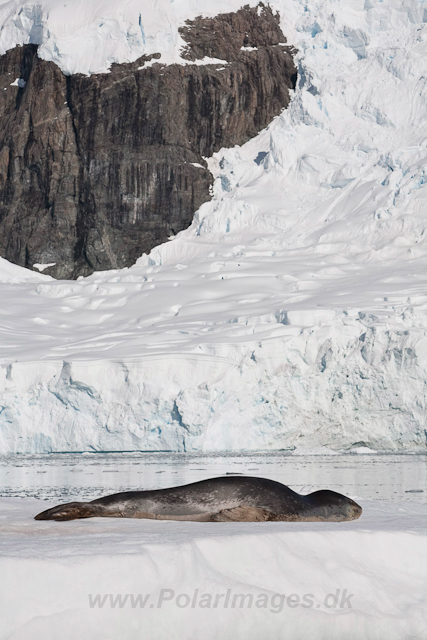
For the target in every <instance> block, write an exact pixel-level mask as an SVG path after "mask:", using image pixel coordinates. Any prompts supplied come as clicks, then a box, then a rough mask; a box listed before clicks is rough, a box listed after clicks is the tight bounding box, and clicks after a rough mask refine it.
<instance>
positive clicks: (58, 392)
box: [0, 0, 427, 453]
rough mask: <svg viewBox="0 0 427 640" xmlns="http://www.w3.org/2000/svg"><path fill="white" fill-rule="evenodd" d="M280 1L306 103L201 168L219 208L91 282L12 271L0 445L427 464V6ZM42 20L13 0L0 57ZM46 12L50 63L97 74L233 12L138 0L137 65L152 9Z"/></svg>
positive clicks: (0, 332)
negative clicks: (201, 19) (405, 458)
mask: <svg viewBox="0 0 427 640" xmlns="http://www.w3.org/2000/svg"><path fill="white" fill-rule="evenodd" d="M116 5H117V3H115V5H114V6H116ZM272 5H273V7H274V8H277V9H278V10H280V13H281V16H282V26H283V30H284V33H285V34H286V36H287V37H288V40H289V42H290V43H292V44H294V45H295V46H296V47H297V48H298V51H299V53H298V56H297V61H298V65H299V81H298V86H297V89H296V92H295V95H294V97H293V100H292V103H291V105H290V107H289V108H288V109H287V110H286V111H285V112H283V114H282V115H281V116H280V117H278V118H276V119H275V120H274V122H273V123H272V124H271V125H270V126H269V127H268V128H267V129H266V130H265V131H263V132H261V133H260V134H259V135H258V136H257V137H256V138H255V139H253V140H252V141H250V142H249V143H247V144H246V145H244V146H242V147H236V148H234V149H231V150H223V151H221V152H219V153H218V154H216V155H215V157H214V158H213V159H211V160H210V161H209V163H210V168H211V170H212V172H213V173H214V175H215V177H216V180H215V185H214V195H213V198H212V201H211V202H209V203H206V204H204V205H203V206H202V207H201V208H200V210H199V211H198V212H197V213H196V215H195V219H194V222H193V224H192V226H191V227H190V228H189V229H188V230H187V231H184V232H182V233H181V234H179V235H178V236H177V237H175V238H174V239H173V240H172V241H171V242H168V243H166V244H164V245H162V246H161V247H158V248H156V249H155V250H153V251H152V253H151V254H150V256H145V255H144V256H143V257H142V258H141V259H140V260H138V262H137V264H136V265H135V266H134V267H132V268H129V269H123V270H120V271H110V272H104V273H100V272H99V273H95V274H93V275H92V276H90V277H88V278H86V279H80V280H78V281H77V282H57V281H54V280H52V279H50V278H48V277H47V276H43V275H42V274H35V273H29V272H27V271H24V270H20V269H18V268H17V267H13V266H11V265H8V264H7V263H5V262H4V261H1V262H0V281H1V284H0V296H1V299H2V301H3V303H2V308H1V310H0V314H1V320H0V325H1V326H0V341H1V342H0V361H1V363H2V368H1V370H0V397H1V401H0V452H3V453H10V452H14V451H18V452H44V451H46V452H48V451H82V450H94V449H95V450H123V449H125V450H135V449H142V450H181V451H183V450H187V451H190V450H194V451H219V450H239V449H242V448H244V449H248V450H256V449H280V448H294V447H296V448H310V449H313V448H321V447H327V448H329V449H334V450H342V449H344V450H351V449H352V448H354V449H356V450H358V449H360V448H361V447H368V448H370V449H373V450H418V451H425V449H426V438H427V436H426V429H425V424H426V418H427V411H426V402H425V398H426V386H427V318H426V311H427V260H426V257H427V245H426V238H427V233H426V222H425V220H426V217H425V210H426V205H427V199H426V198H427V189H426V187H425V185H426V182H427V174H426V166H427V111H426V107H425V105H426V99H427V79H426V74H425V70H426V66H425V60H426V56H427V24H426V22H425V21H427V3H426V2H425V1H423V2H417V1H415V0H385V1H382V2H381V1H380V0H362V1H359V0H345V1H344V0H343V1H341V2H335V1H334V0H312V1H310V2H309V3H307V4H306V3H305V2H301V1H299V0H286V1H285V0H275V1H274V2H273V3H272ZM33 6H35V5H31V4H26V5H25V6H23V7H22V12H21V14H20V15H21V18H20V21H21V22H20V24H21V25H22V24H24V23H25V24H26V25H27V27H25V28H23V27H22V28H21V27H19V29H18V27H16V29H17V30H15V31H14V30H13V29H15V27H13V29H12V27H11V26H10V25H12V23H13V24H16V20H15V18H12V17H10V16H12V14H13V15H15V13H16V12H17V11H18V10H19V7H21V3H18V2H8V3H5V4H4V5H2V11H3V17H1V21H2V22H3V24H4V28H3V31H2V32H1V37H0V42H1V43H3V44H2V46H3V48H7V47H8V46H12V43H13V42H18V41H19V38H21V39H23V40H22V41H24V40H25V38H27V37H28V28H29V26H28V25H30V23H31V20H30V22H28V21H27V22H25V20H24V17H25V16H28V15H29V12H30V8H31V7H33ZM37 6H38V7H41V8H42V9H43V11H44V13H43V12H42V14H40V15H42V17H40V20H39V22H40V25H39V26H38V27H37V28H36V27H34V29H35V31H34V33H37V34H45V35H46V34H47V30H46V29H47V27H46V25H49V29H48V30H49V34H50V35H49V38H47V35H46V38H47V39H46V42H44V40H43V42H44V44H43V45H42V47H41V55H42V56H44V57H45V58H46V59H54V60H55V61H56V62H57V63H58V64H60V65H62V67H61V68H63V70H64V71H66V72H74V71H76V70H80V71H81V70H85V71H86V72H87V71H94V70H96V71H99V70H101V71H102V70H106V69H107V67H108V65H109V64H110V62H111V61H112V60H113V58H114V60H116V61H117V60H119V61H123V60H128V59H135V58H136V57H137V55H140V54H141V53H143V52H146V53H147V52H155V51H156V52H157V51H159V52H160V53H162V55H163V54H165V56H166V54H167V55H169V54H170V55H169V59H176V56H179V46H180V43H179V42H178V40H177V35H176V34H177V28H178V24H179V23H180V22H181V23H182V21H183V20H184V18H185V17H193V16H194V15H196V14H197V13H200V12H201V11H203V12H208V13H209V11H213V10H214V11H215V12H219V11H228V10H233V9H235V8H237V6H238V3H235V2H234V1H233V2H231V1H228V0H227V1H225V0H224V1H223V2H218V3H215V5H212V6H211V8H210V9H209V7H208V6H207V3H204V2H203V3H200V2H197V3H196V2H193V3H191V2H175V3H167V2H166V1H163V2H161V3H155V4H153V5H151V3H145V5H144V6H145V8H146V11H145V12H143V16H142V19H141V21H142V24H143V25H144V34H145V38H146V45H145V46H146V47H147V48H146V49H144V51H143V50H142V48H141V49H138V46H139V45H138V46H137V45H135V47H134V48H132V47H133V45H132V47H130V45H129V42H130V41H131V40H132V39H131V38H130V39H129V38H128V39H127V40H126V45H123V46H124V47H125V48H126V47H128V49H127V50H126V52H124V49H123V47H122V44H123V43H124V42H125V41H124V40H123V37H122V36H123V34H125V33H127V31H126V29H128V27H127V26H126V28H125V27H124V26H123V25H125V24H126V25H127V24H128V22H126V21H127V20H128V21H130V22H132V20H133V22H132V24H134V25H136V24H138V25H139V22H138V20H139V18H137V17H136V13H135V14H132V15H131V12H132V10H133V9H132V8H133V7H135V8H136V7H139V8H137V9H136V11H141V9H140V7H141V4H140V3H138V5H137V4H136V3H133V2H130V3H128V4H127V5H126V8H125V9H123V7H122V9H121V11H122V14H121V15H122V18H120V19H119V17H117V16H118V9H116V8H114V7H113V3H106V2H105V3H102V2H101V3H94V2H86V3H85V5H84V6H83V3H82V5H81V9H80V10H79V11H76V3H73V4H72V5H71V3H69V4H68V5H67V7H63V5H62V4H61V5H60V4H59V3H57V2H53V1H52V0H51V1H50V2H41V3H39V4H38V5H37ZM71 7H73V16H74V18H73V20H70V22H69V23H68V22H67V20H66V17H64V16H66V15H67V14H66V13H63V11H71ZM153 7H156V8H155V9H154V8H153ZM34 11H36V10H35V9H34ZM7 12H9V13H7ZM126 12H130V13H126ZM163 12H166V13H163ZM30 13H31V12H30ZM6 14H7V15H6ZM48 14H49V15H48ZM101 14H102V15H103V16H107V15H108V16H116V17H115V18H111V20H113V22H114V20H116V22H114V29H118V31H114V29H113V31H111V29H112V28H113V27H111V25H110V23H109V22H108V21H107V22H105V23H103V24H107V25H110V26H108V29H110V31H108V33H109V34H111V33H112V34H113V37H112V38H110V36H108V37H104V35H102V34H103V33H104V31H103V28H104V27H103V28H101V27H96V28H95V27H93V25H94V24H95V22H96V21H95V22H94V20H95V16H100V15H101ZM31 15H33V14H31ZM34 15H35V14H34ZM47 15H48V17H43V16H47ZM138 15H139V14H138ZM7 16H9V17H7ZM123 16H124V17H123ZM126 16H127V17H126ZM132 16H134V17H133V18H132ZM165 16H167V19H166V18H165ZM171 16H172V17H171ZM25 19H26V18H25ZM109 19H110V18H109ZM14 20H15V22H14ZM28 20H29V19H28ZM120 20H122V22H121V21H120ZM61 21H62V22H61ZM135 21H136V22H135ZM36 22H37V20H36V21H35V22H34V21H33V22H32V23H31V24H33V26H34V25H35V24H36ZM66 22H67V24H68V26H67V27H66V26H65V23H66ZM160 24H161V25H162V27H161V28H162V29H166V27H165V25H168V26H167V30H169V31H168V34H169V35H170V34H171V33H173V34H175V36H171V37H169V35H167V34H166V35H165V32H162V33H163V35H162V36H159V33H160V31H159V25H160ZM71 25H74V26H71ZM25 29H27V31H25ZM135 29H136V26H135ZM32 30H33V27H31V31H32ZM91 30H92V31H93V35H92V37H89V35H90V33H92V31H91ZM89 32H90V33H89ZM8 34H9V35H8ZM25 34H26V35H25ZM76 34H77V35H76ZM79 34H80V35H79ZM117 34H119V35H117ZM140 34H141V38H142V31H141V30H140ZM18 36H19V37H18ZM80 36H81V37H80ZM35 37H36V36H34V38H35ZM44 37H45V36H43V38H44ZM135 37H136V38H137V40H135V42H137V41H138V42H139V40H138V38H139V37H140V36H139V35H138V34H137V35H136V36H135ZM40 38H42V36H41V35H40ZM114 38H115V39H114ZM174 38H175V39H174ZM94 39H95V41H96V42H97V43H98V45H99V46H96V47H94V46H93V42H94ZM132 42H134V41H133V40H132ZM165 43H166V44H165ZM67 47H68V48H67ZM91 47H92V48H91ZM109 47H112V49H109ZM129 47H130V48H129ZM168 47H169V48H168ZM89 49H90V52H89ZM113 49H114V52H115V54H114V55H115V56H116V57H114V56H112V55H111V54H110V53H109V52H110V50H111V51H112V50H113ZM49 51H51V52H56V53H55V55H54V53H52V54H49V53H48V52H49ZM168 52H169V53H168ZM171 52H172V53H171ZM173 52H175V53H173ZM49 55H51V57H50V58H49ZM55 56H56V57H55ZM174 56H175V58H174ZM166 59H167V56H166V58H165V60H166ZM83 62H84V64H86V63H87V65H89V66H87V67H86V68H85V69H84V68H83V67H82V66H81V65H83ZM79 65H80V66H79ZM141 72H142V71H141ZM362 450H363V449H362Z"/></svg>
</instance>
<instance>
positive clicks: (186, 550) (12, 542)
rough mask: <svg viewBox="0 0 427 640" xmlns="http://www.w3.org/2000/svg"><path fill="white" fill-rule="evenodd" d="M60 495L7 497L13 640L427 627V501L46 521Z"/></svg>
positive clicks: (5, 634) (4, 558) (1, 605)
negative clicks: (221, 515) (262, 516)
mask: <svg viewBox="0 0 427 640" xmlns="http://www.w3.org/2000/svg"><path fill="white" fill-rule="evenodd" d="M46 506H47V504H46V502H44V501H40V500H34V499H27V500H25V501H24V500H19V499H11V498H8V499H5V498H0V533H1V536H0V538H1V543H0V567H1V576H2V580H1V582H0V612H1V619H2V625H1V630H0V638H1V639H2V640H3V638H4V639H6V638H8V640H12V639H13V640H18V639H21V638H22V639H24V638H25V640H39V639H40V640H41V639H43V640H46V639H49V638H58V637H61V638H64V639H69V640H74V639H75V638H76V637H84V638H88V637H90V638H91V640H96V639H97V638H100V639H101V638H102V640H106V639H108V638H112V639H114V640H116V638H119V637H120V638H124V637H126V638H128V639H129V640H131V639H132V638H135V639H136V638H140V637H141V633H142V634H143V636H144V637H146V638H147V639H149V640H154V639H157V638H158V639H162V640H163V639H164V638H166V637H167V638H177V639H178V638H188V639H194V640H196V638H200V637H201V636H202V635H203V637H204V638H206V639H207V640H209V639H210V638H212V639H213V638H218V637H222V638H225V639H231V638H235V637H236V634H237V635H238V637H244V638H247V639H248V640H251V639H253V640H258V639H259V638H260V637H269V638H279V637H280V638H283V639H289V640H291V639H292V640H298V639H300V638H301V639H303V638H307V637H310V638H313V640H316V639H317V638H328V639H329V640H334V639H337V640H342V638H352V639H354V640H359V639H360V640H362V639H363V640H370V639H374V638H375V639H377V638H388V639H390V640H403V639H406V638H409V637H411V638H420V639H421V638H423V637H424V634H425V628H426V624H427V610H426V607H425V601H426V598H427V583H426V580H425V575H426V571H427V544H426V539H427V526H426V516H427V505H425V504H414V503H410V502H408V503H405V504H402V505H393V504H390V503H387V502H375V501H363V502H362V506H363V509H364V513H363V515H362V517H361V519H360V520H358V521H354V522H350V523H256V524H245V523H232V524H228V523H212V524H209V523H191V522H190V523H188V522H166V521H161V522H160V521H143V520H138V521H133V520H131V519H129V520H126V519H118V520H117V519H108V518H105V519H102V518H94V519H89V520H80V521H73V522H35V521H34V520H33V519H32V518H33V516H34V514H35V513H37V512H38V511H40V510H41V509H44V508H46ZM337 590H339V593H338V600H337V601H335V599H334V598H335V596H336V595H337ZM227 593H229V599H228V603H227V602H226V596H227ZM109 594H111V595H109ZM126 594H129V595H126ZM139 594H141V600H142V601H143V600H145V598H147V600H146V605H145V607H143V608H142V607H141V605H140V604H139V603H138V600H137V598H138V595H139ZM221 594H222V596H221ZM238 594H243V596H244V597H245V600H244V603H245V605H244V606H243V607H242V608H240V602H241V597H240V596H238ZM282 594H284V595H282ZM310 594H311V596H312V597H311V596H310ZM328 594H330V596H329V598H328V599H326V598H327V596H328ZM97 595H99V596H100V598H101V601H104V604H103V605H102V606H101V605H99V604H98V605H96V602H99V600H98V601H97V600H96V597H97ZM117 596H119V597H121V598H122V599H123V600H122V603H123V602H124V604H122V607H120V606H119V605H118V604H117V600H116V598H117ZM235 596H238V598H237V600H235V601H234V606H233V605H232V603H233V599H234V597H235ZM251 597H252V606H249V603H250V599H251ZM304 597H305V598H308V600H307V599H306V600H304ZM89 598H91V600H89ZM132 598H133V600H134V602H135V601H136V606H135V607H132ZM215 598H217V600H216V602H217V606H216V607H215V606H214V605H215ZM90 602H92V605H93V606H92V607H91V606H90ZM114 602H116V604H115V606H114ZM203 602H204V603H205V605H206V604H207V606H205V607H203V604H202V603H203ZM310 602H311V606H307V607H303V603H306V604H307V603H310ZM256 603H258V606H257V604H256ZM335 603H336V605H337V606H336V607H334V606H327V605H334V604H335ZM260 604H261V606H259V605H260Z"/></svg>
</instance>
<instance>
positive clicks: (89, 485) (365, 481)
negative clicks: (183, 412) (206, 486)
mask: <svg viewBox="0 0 427 640" xmlns="http://www.w3.org/2000/svg"><path fill="white" fill-rule="evenodd" d="M230 473H240V474H245V475H253V476H262V477H266V478H271V479H273V480H278V481H279V482H283V483H284V484H286V485H288V486H290V487H291V488H292V489H294V490H295V491H298V492H300V493H310V492H311V491H316V490H317V489H321V488H324V489H332V490H335V491H339V492H340V493H346V494H347V495H349V496H352V497H356V498H357V497H358V498H371V499H378V500H390V501H393V502H401V501H412V502H427V456H426V455H391V454H388V455H386V454H384V455H377V454H366V455H360V454H349V455H307V456H303V455H299V456H296V455H290V454H284V453H280V452H274V453H251V454H240V455H236V454H227V455H215V456H214V455H200V454H171V453H107V454H101V453H99V454H78V453H77V454H76V453H73V454H47V455H31V456H26V455H19V456H13V457H8V458H2V457H0V496H3V497H35V498H42V499H56V498H64V499H68V498H69V499H74V498H75V499H83V498H84V499H93V498H96V497H99V496H101V495H107V494H109V493H116V492H119V491H127V490H129V489H160V488H163V487H168V486H173V485H180V484H186V483H189V482H195V481H197V480H201V479H203V478H209V477H214V476H220V475H226V474H230Z"/></svg>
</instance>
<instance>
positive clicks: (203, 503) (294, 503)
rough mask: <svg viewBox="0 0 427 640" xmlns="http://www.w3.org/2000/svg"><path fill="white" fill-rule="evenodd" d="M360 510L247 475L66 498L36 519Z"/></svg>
mask: <svg viewBox="0 0 427 640" xmlns="http://www.w3.org/2000/svg"><path fill="white" fill-rule="evenodd" d="M361 513H362V508H361V507H360V506H359V505H358V504H357V503H356V502H354V501H353V500H351V499H350V498H347V497H346V496H343V495H341V494H340V493H335V492H334V491H328V490H323V491H315V492H314V493H310V494H309V495H306V496H302V495H300V494H299V493H295V491H292V489H289V487H287V486H286V485H284V484H281V483H280V482H275V481H274V480H268V479H266V478H253V477H250V476H229V477H221V478H211V479H209V480H201V481H200V482H194V483H192V484H187V485H183V486H181V487H172V488H170V489H156V490H153V491H126V492H124V493H115V494H114V495H111V496H105V497H104V498H99V499H98V500H92V502H69V503H67V504H62V505H59V506H58V507H53V508H52V509H47V511H43V512H42V513H39V514H38V515H37V516H35V520H75V519H77V518H93V517H102V518H146V519H154V520H192V521H196V522H263V521H264V522H265V521H291V522H316V521H322V522H344V521H348V520H355V519H356V518H359V516H360V515H361Z"/></svg>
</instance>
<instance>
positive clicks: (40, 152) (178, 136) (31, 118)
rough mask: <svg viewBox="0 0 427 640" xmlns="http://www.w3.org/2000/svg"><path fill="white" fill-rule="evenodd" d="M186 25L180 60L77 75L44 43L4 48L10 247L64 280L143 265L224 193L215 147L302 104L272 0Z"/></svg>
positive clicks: (5, 220)
mask: <svg viewBox="0 0 427 640" xmlns="http://www.w3.org/2000/svg"><path fill="white" fill-rule="evenodd" d="M140 20H141V25H140V28H141V33H145V32H144V29H143V26H142V18H138V21H140ZM40 21H41V23H42V22H43V20H42V18H40ZM49 24H50V22H49V19H48V18H47V26H46V28H48V26H49ZM33 28H34V27H33ZM178 32H179V34H180V41H182V43H183V45H184V47H183V48H182V49H181V58H180V59H179V61H178V62H179V64H178V63H176V64H170V65H165V64H162V63H161V55H162V54H161V52H160V51H158V52H156V53H154V54H150V55H143V56H141V57H139V58H138V59H137V60H135V61H134V62H131V63H122V64H113V65H111V67H110V69H109V70H108V73H99V74H92V75H83V74H73V75H65V73H63V71H61V69H60V68H59V67H58V65H57V64H56V62H52V61H46V60H42V59H41V58H40V57H39V56H40V55H43V52H44V48H43V44H39V45H37V44H34V43H33V44H26V45H23V46H18V47H14V48H13V49H11V50H10V51H7V52H6V53H5V54H4V55H3V56H2V57H1V59H0V85H2V87H3V91H2V92H1V93H0V149H1V155H0V255H1V257H3V258H6V259H8V260H10V261H11V262H14V263H15V264H19V265H21V266H25V267H28V268H33V265H35V264H36V265H37V264H44V265H49V266H48V267H47V268H46V273H48V274H49V275H52V276H54V277H56V278H76V277H78V276H85V275H89V274H90V273H93V271H95V270H96V271H99V270H102V269H104V270H105V269H112V268H121V267H126V266H131V265H132V264H134V263H135V261H136V260H137V259H138V258H139V257H140V256H141V254H142V253H144V252H147V253H148V252H149V251H150V250H151V249H152V248H154V247H155V246H156V245H158V244H160V243H162V242H165V241H166V240H167V239H168V237H170V236H173V235H176V234H177V233H178V232H179V231H181V230H182V229H185V228H187V227H188V226H189V225H190V223H191V221H192V218H193V215H194V212H195V211H196V210H197V209H198V208H199V207H200V206H201V205H202V204H203V203H204V202H206V201H207V200H209V199H210V195H209V193H210V189H211V187H212V176H211V174H210V172H209V171H208V169H207V166H206V162H205V160H204V158H205V157H209V156H212V154H213V153H214V152H215V151H219V150H220V149H221V148H222V147H230V146H233V145H235V144H242V143H243V142H246V141H247V140H248V139H250V138H252V137H254V136H255V135H256V134H257V133H258V131H260V130H261V129H263V128H264V127H265V126H266V125H268V124H269V122H270V121H271V120H272V118H273V117H274V116H276V115H278V114H280V112H281V111H282V109H283V108H285V107H286V106H287V105H288V104H289V89H294V88H295V81H296V69H295V67H294V64H293V58H292V51H291V49H290V48H289V47H286V46H285V41H286V38H285V36H284V35H283V33H282V31H281V29H280V26H279V17H278V15H277V14H273V12H272V10H271V9H270V8H267V7H264V5H260V6H259V8H256V7H254V8H250V7H249V6H247V7H246V8H244V9H240V10H238V11H237V12H234V13H225V14H220V15H219V16H218V17H216V18H201V17H199V18H197V19H195V20H187V21H186V22H185V24H184V25H183V26H181V27H179V28H178ZM141 33H140V35H141ZM30 34H31V32H30ZM212 34H215V36H214V37H213V35H212ZM42 40H43V38H42ZM177 58H178V56H177ZM12 80H13V81H12Z"/></svg>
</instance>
